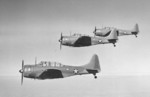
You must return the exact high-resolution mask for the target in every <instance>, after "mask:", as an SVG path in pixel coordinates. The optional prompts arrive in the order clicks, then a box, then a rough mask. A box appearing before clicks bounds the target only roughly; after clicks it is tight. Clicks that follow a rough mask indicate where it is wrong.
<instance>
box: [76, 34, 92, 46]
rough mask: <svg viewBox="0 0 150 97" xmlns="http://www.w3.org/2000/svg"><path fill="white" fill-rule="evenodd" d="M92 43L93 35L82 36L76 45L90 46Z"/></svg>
mask: <svg viewBox="0 0 150 97" xmlns="http://www.w3.org/2000/svg"><path fill="white" fill-rule="evenodd" d="M90 45H91V37H90V36H80V37H79V38H78V39H77V40H76V41H75V42H74V46H75V47H80V46H90Z"/></svg>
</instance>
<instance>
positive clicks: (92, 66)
mask: <svg viewBox="0 0 150 97" xmlns="http://www.w3.org/2000/svg"><path fill="white" fill-rule="evenodd" d="M83 67H85V68H86V69H89V70H97V72H99V71H100V70H101V69H100V64H99V59H98V56H97V55H96V54H94V55H93V56H92V58H91V60H90V62H89V63H88V64H86V65H84V66H83Z"/></svg>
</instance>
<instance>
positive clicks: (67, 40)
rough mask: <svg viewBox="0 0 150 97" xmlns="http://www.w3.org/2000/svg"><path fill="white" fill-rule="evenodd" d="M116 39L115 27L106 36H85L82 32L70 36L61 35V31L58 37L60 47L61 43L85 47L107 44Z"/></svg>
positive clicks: (114, 41) (113, 42)
mask: <svg viewBox="0 0 150 97" xmlns="http://www.w3.org/2000/svg"><path fill="white" fill-rule="evenodd" d="M117 40H118V36H117V31H116V29H112V30H111V32H110V33H108V35H107V36H106V37H99V36H87V35H82V34H73V35H70V36H63V35H62V33H61V37H60V39H59V42H60V49H61V45H65V46H72V47H85V46H91V45H97V44H108V43H112V44H114V46H116V45H115V43H116V42H117Z"/></svg>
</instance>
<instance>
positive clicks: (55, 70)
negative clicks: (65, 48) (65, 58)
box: [19, 54, 101, 85]
mask: <svg viewBox="0 0 150 97" xmlns="http://www.w3.org/2000/svg"><path fill="white" fill-rule="evenodd" d="M100 70H101V69H100V64H99V59H98V56H97V55H96V54H94V55H93V56H92V58H91V60H90V62H89V63H88V64H85V65H82V66H68V65H63V64H61V63H58V62H47V61H41V62H40V63H38V64H34V65H29V64H27V65H24V60H22V69H21V70H19V72H20V73H21V85H22V84H23V77H26V78H32V79H41V80H44V79H57V78H65V77H69V76H74V75H83V74H93V75H94V78H95V79H96V78H97V76H96V73H99V72H100Z"/></svg>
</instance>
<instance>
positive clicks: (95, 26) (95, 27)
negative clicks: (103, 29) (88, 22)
mask: <svg viewBox="0 0 150 97" xmlns="http://www.w3.org/2000/svg"><path fill="white" fill-rule="evenodd" d="M96 30H97V29H96V26H95V29H94V31H93V33H94V35H95V34H96Z"/></svg>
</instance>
